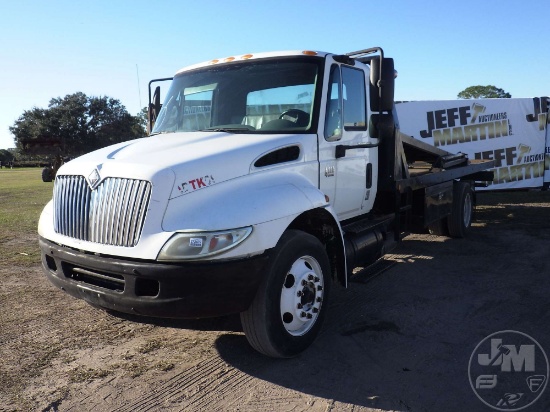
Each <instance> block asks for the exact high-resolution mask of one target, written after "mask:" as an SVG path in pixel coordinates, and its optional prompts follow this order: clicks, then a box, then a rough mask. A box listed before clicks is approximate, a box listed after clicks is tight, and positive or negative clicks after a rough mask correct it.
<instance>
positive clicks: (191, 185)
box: [178, 175, 216, 194]
mask: <svg viewBox="0 0 550 412" xmlns="http://www.w3.org/2000/svg"><path fill="white" fill-rule="evenodd" d="M215 183H216V181H215V180H214V177H213V176H212V175H208V176H202V177H198V178H196V179H192V180H189V181H187V182H184V183H180V184H179V185H178V190H179V191H180V193H181V194H184V193H189V192H192V191H194V190H197V189H200V188H202V187H207V186H212V185H213V184H215Z"/></svg>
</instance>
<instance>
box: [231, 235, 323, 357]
mask: <svg viewBox="0 0 550 412" xmlns="http://www.w3.org/2000/svg"><path fill="white" fill-rule="evenodd" d="M330 286H331V271H330V263H329V260H328V257H327V253H326V251H325V248H324V247H323V244H322V243H321V242H320V241H319V239H317V238H316V237H314V236H312V235H310V234H307V233H304V232H301V231H298V230H288V231H286V232H285V233H284V234H283V236H281V239H280V240H279V242H278V243H277V246H276V247H275V248H274V249H273V253H272V255H271V258H270V263H269V266H268V268H267V273H266V275H265V277H264V279H263V281H262V283H261V285H260V287H259V289H258V292H257V293H256V296H255V298H254V301H253V302H252V304H251V305H250V307H249V308H248V309H247V310H246V311H245V312H243V313H241V323H242V326H243V330H244V332H245V335H246V338H247V339H248V342H249V343H250V345H252V347H253V348H254V349H256V350H257V351H258V352H260V353H263V354H264V355H267V356H271V357H274V358H290V357H293V356H296V355H298V354H299V353H300V352H302V351H304V350H305V349H306V348H307V347H309V346H310V345H311V344H312V343H313V341H314V340H315V338H316V337H317V334H318V333H319V331H320V329H321V326H322V323H323V320H324V317H325V313H326V310H327V302H328V296H329V293H330Z"/></svg>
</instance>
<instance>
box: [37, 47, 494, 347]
mask: <svg viewBox="0 0 550 412" xmlns="http://www.w3.org/2000/svg"><path fill="white" fill-rule="evenodd" d="M394 78H395V70H394V64H393V60H392V59H391V58H386V57H384V55H383V51H382V49H381V48H371V49H366V50H361V51H358V52H353V53H348V54H343V55H338V54H331V53H324V52H315V51H292V52H279V53H261V54H246V55H242V56H235V57H228V58H225V59H219V60H212V61H209V62H205V63H202V64H198V65H194V66H190V67H186V68H184V69H182V70H180V71H179V72H178V73H177V74H176V75H175V76H174V77H173V79H170V80H171V86H170V88H169V90H168V92H167V94H166V98H165V99H164V103H163V104H162V105H161V104H160V92H159V91H160V87H157V88H156V90H155V92H154V93H153V97H152V98H151V85H152V84H153V83H154V82H155V81H152V82H151V83H150V93H149V95H150V99H149V100H150V104H149V106H150V118H149V121H150V129H149V130H150V136H149V137H146V138H143V139H138V140H132V141H128V142H124V143H120V144H117V145H114V146H111V147H106V148H103V149H100V150H97V151H95V152H92V153H89V154H87V155H84V156H82V157H79V158H77V159H75V160H72V161H70V162H68V163H66V164H64V165H63V166H62V167H61V168H60V169H59V172H58V174H57V177H56V179H55V183H54V191H53V199H52V201H50V202H49V203H48V204H47V206H46V207H45V209H44V211H43V212H42V215H41V217H40V222H39V227H38V231H39V243H40V248H41V251H42V264H43V270H44V272H45V274H46V276H47V277H48V279H49V280H50V281H51V282H52V283H53V284H54V285H55V286H57V287H59V288H61V289H62V290H64V291H66V292H67V293H69V294H71V295H72V296H74V297H77V298H81V299H84V300H86V301H88V302H89V303H91V304H93V305H95V306H99V307H102V308H106V309H109V310H114V311H120V312H126V313H131V314H138V315H144V316H155V317H172V318H200V317H210V316H220V315H226V314H231V313H240V316H241V321H242V326H243V330H244V332H245V334H246V337H247V339H248V341H249V342H250V344H251V345H252V346H253V347H254V348H255V349H257V350H258V351H260V352H261V353H263V354H265V355H268V356H272V357H291V356H295V355H297V354H298V353H300V352H301V351H303V350H304V349H306V348H307V347H308V346H309V345H310V344H311V343H312V342H313V340H314V339H315V337H316V335H317V334H318V332H319V329H320V328H321V324H322V321H323V318H324V317H325V313H326V311H327V308H328V305H327V302H328V299H329V296H330V291H331V284H333V283H339V284H341V285H343V286H347V283H348V279H349V278H350V277H351V276H352V270H353V268H355V267H357V266H367V265H369V264H372V263H374V262H376V261H377V259H379V258H380V257H381V256H383V255H384V253H386V252H387V251H388V250H389V249H390V248H391V247H392V245H394V244H395V243H396V242H397V241H399V240H400V239H402V238H403V236H405V235H406V233H408V232H410V231H413V230H430V231H431V232H432V233H437V234H449V235H451V236H454V237H463V236H465V234H466V232H467V231H468V229H469V227H470V224H471V221H472V215H473V205H474V201H475V186H476V182H478V183H477V184H481V182H483V181H491V180H492V178H493V176H492V173H491V172H487V171H486V169H488V168H490V167H492V166H493V162H492V161H485V160H475V159H474V160H469V159H468V158H467V157H466V156H465V155H463V154H452V153H449V152H446V151H444V150H441V149H438V148H435V147H433V146H431V145H428V144H425V143H423V142H421V141H418V140H415V139H413V138H411V137H408V136H404V135H403V134H401V133H400V131H399V125H398V122H397V117H396V112H395V107H394V99H393V91H394ZM159 80H167V79H159Z"/></svg>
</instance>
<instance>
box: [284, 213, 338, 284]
mask: <svg viewBox="0 0 550 412" xmlns="http://www.w3.org/2000/svg"><path fill="white" fill-rule="evenodd" d="M289 229H295V230H301V231H303V232H305V233H308V234H310V235H312V236H315V237H316V238H317V239H319V241H320V242H321V243H322V244H323V245H324V247H325V250H326V252H327V256H328V258H329V261H330V266H331V272H332V278H333V279H334V280H338V282H339V283H340V284H341V285H342V286H344V287H347V273H346V270H347V269H346V268H347V266H346V254H345V249H344V239H343V237H342V231H341V229H340V225H339V224H338V220H337V219H336V218H335V217H334V215H333V214H332V213H331V212H330V211H329V210H327V209H326V208H316V209H311V210H308V211H305V212H303V213H302V214H300V215H299V216H297V217H296V218H295V219H294V220H293V221H292V222H291V224H290V225H289V226H288V228H287V230H289Z"/></svg>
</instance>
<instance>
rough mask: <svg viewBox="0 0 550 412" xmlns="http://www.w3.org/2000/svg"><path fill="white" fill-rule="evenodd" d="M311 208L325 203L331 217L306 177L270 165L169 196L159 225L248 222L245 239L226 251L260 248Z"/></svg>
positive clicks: (211, 226) (216, 226)
mask: <svg viewBox="0 0 550 412" xmlns="http://www.w3.org/2000/svg"><path fill="white" fill-rule="evenodd" d="M317 208H325V209H327V210H329V213H330V214H331V215H333V216H334V217H335V215H334V212H333V211H332V209H331V208H330V205H329V203H328V202H327V200H326V199H325V195H324V194H323V193H321V191H319V189H318V188H317V187H315V186H314V185H313V184H312V183H311V181H309V180H308V179H307V178H305V177H304V176H302V175H298V174H296V173H289V172H285V171H282V170H280V169H278V170H277V169H274V170H271V171H266V172H262V173H255V174H251V175H246V176H243V177H240V178H237V179H233V180H230V181H226V182H223V183H220V184H217V185H214V186H211V187H208V188H206V189H202V190H198V191H195V192H192V193H190V194H188V195H185V196H180V197H177V198H174V199H172V200H170V202H169V203H168V207H167V209H166V213H165V215H164V218H163V222H162V229H163V230H164V231H166V232H177V231H184V230H202V231H214V230H224V229H233V228H238V227H245V226H253V228H254V230H253V234H252V235H251V238H249V239H247V241H245V242H243V244H242V245H239V247H237V248H236V249H235V250H234V252H233V251H232V252H233V253H231V255H233V254H237V255H242V254H250V253H261V252H263V251H264V250H265V249H270V248H272V247H275V245H276V244H277V241H278V240H279V238H280V236H281V235H282V233H283V232H284V231H285V230H286V229H287V227H288V226H289V225H290V223H291V222H292V221H293V220H294V219H295V218H296V217H297V216H299V215H300V214H302V213H303V212H306V211H308V210H312V209H317ZM335 220H336V217H335ZM336 221H337V220H336ZM251 247H252V248H253V249H250V248H251ZM245 249H246V250H245ZM222 257H223V258H227V257H228V255H227V254H222V255H220V258H222Z"/></svg>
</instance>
